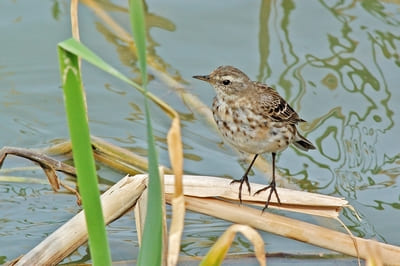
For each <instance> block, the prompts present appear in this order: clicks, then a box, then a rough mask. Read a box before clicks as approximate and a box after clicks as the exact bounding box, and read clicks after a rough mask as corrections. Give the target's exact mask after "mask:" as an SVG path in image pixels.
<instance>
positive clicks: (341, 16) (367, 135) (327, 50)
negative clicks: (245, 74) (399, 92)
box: [259, 1, 400, 198]
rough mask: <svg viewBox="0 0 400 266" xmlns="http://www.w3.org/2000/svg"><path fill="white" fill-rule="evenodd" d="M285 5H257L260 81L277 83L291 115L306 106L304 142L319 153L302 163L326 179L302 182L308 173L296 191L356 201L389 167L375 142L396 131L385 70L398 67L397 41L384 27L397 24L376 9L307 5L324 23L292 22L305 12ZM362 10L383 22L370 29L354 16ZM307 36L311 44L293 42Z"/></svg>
mask: <svg viewBox="0 0 400 266" xmlns="http://www.w3.org/2000/svg"><path fill="white" fill-rule="evenodd" d="M289 3H292V2H290V1H288V2H286V4H282V5H278V4H277V3H275V2H269V1H263V4H262V8H261V9H260V12H261V14H260V34H259V39H260V42H259V44H260V46H259V52H260V62H261V64H260V70H259V79H260V80H263V81H265V80H266V79H267V78H268V79H269V80H272V79H273V78H275V79H276V80H275V82H277V83H278V84H279V86H277V87H278V88H279V89H282V88H283V89H284V91H285V94H286V95H285V98H286V99H290V98H292V102H294V104H293V103H292V105H294V106H296V109H297V110H299V109H300V104H301V105H302V106H304V108H303V110H300V111H301V112H302V113H303V114H304V117H305V118H308V119H309V122H310V124H309V128H307V131H313V132H311V133H310V134H309V136H310V138H311V139H313V138H314V139H316V143H317V145H318V147H319V149H320V152H321V154H320V155H317V156H314V155H313V157H311V156H309V155H306V154H302V156H304V158H306V157H308V162H307V164H311V166H310V167H309V171H312V169H313V168H312V167H313V166H312V165H314V169H318V176H319V177H321V172H323V173H324V174H322V175H326V176H330V178H329V179H325V180H324V179H323V177H322V179H318V181H317V182H319V183H317V182H314V183H313V182H307V183H304V180H306V179H308V174H307V173H306V174H302V176H304V178H303V180H298V182H299V184H300V186H302V187H303V188H304V187H307V189H309V190H310V189H311V190H312V189H317V190H318V189H327V192H328V193H338V194H344V195H346V196H348V197H351V198H356V197H357V189H359V188H361V187H362V188H366V187H368V186H371V185H375V184H376V181H374V180H373V179H374V178H375V176H376V175H378V174H379V173H380V172H382V169H383V168H387V167H391V166H390V164H391V163H392V162H393V160H392V161H390V160H385V157H387V155H386V154H385V150H384V149H383V148H382V147H381V146H380V145H379V143H380V142H382V140H381V138H383V137H384V134H385V133H387V131H388V130H390V129H392V128H393V126H394V121H393V110H391V109H390V105H389V103H390V99H391V93H390V91H389V89H388V84H387V81H386V79H387V76H390V74H392V73H393V72H385V71H384V70H385V68H388V67H390V63H392V62H393V61H394V63H395V64H399V63H398V62H399V56H398V48H397V47H396V45H395V41H398V40H400V37H399V36H395V35H393V34H392V33H391V28H390V26H393V25H399V24H400V23H399V21H398V20H396V19H395V17H394V15H393V14H391V13H389V12H386V11H385V9H384V6H383V5H381V4H379V5H378V6H369V5H366V4H362V5H361V6H360V5H357V4H356V3H354V4H335V6H328V4H326V3H324V2H322V9H321V6H320V5H321V2H319V3H317V2H314V3H312V4H313V5H317V6H314V8H315V9H318V10H320V11H321V12H324V13H325V14H326V21H328V22H324V21H320V22H319V23H307V20H303V21H298V20H296V23H295V22H294V21H295V18H300V17H303V18H305V17H307V14H304V13H303V14H300V13H299V12H309V11H307V9H305V8H302V9H300V8H298V9H296V7H295V6H294V3H292V4H289ZM303 4H304V3H303ZM308 4H311V3H308ZM314 8H313V9H314ZM362 9H364V10H362ZM364 11H367V12H368V13H369V14H371V15H373V16H374V17H378V18H379V19H380V21H381V22H380V23H376V21H375V22H374V23H371V22H370V21H369V20H368V16H360V14H365V12H364ZM360 12H361V13H360ZM362 12H364V13H362ZM325 14H324V15H325ZM324 15H319V16H322V17H323V16H324ZM266 20H267V21H266ZM301 23H303V24H301ZM299 24H301V26H299ZM328 29H329V30H328ZM382 29H387V31H385V30H382ZM309 35H312V36H314V38H309V39H306V40H304V39H302V38H296V36H309ZM321 36H322V37H323V38H321ZM305 45H307V46H305ZM271 51H274V53H271ZM382 54H383V55H385V56H384V57H383V58H382ZM278 55H279V56H280V58H279V57H278ZM278 58H279V59H280V60H277V59H278ZM388 65H389V66H388ZM272 66H273V67H272ZM271 69H272V70H271ZM269 76H271V77H269ZM277 77H278V78H277ZM296 90H297V92H296ZM303 96H304V97H303ZM307 113H308V114H307ZM312 117H313V120H311V119H310V118H312ZM299 164H300V163H299ZM300 170H301V166H300V165H299V166H298V171H297V172H298V173H301V171H300ZM288 174H289V175H290V173H288ZM314 178H315V177H314ZM379 179H380V178H379ZM383 183H385V184H386V185H387V184H388V183H387V182H386V180H384V181H383ZM313 185H314V187H313ZM312 187H313V188H312Z"/></svg>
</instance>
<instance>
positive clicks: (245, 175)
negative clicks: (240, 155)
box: [231, 154, 258, 203]
mask: <svg viewBox="0 0 400 266" xmlns="http://www.w3.org/2000/svg"><path fill="white" fill-rule="evenodd" d="M257 157H258V154H256V155H254V158H253V160H252V161H251V163H250V165H249V167H248V168H247V170H246V172H245V173H244V175H243V176H242V178H241V179H239V180H236V179H235V180H232V182H231V184H233V183H240V185H239V201H240V203H242V186H243V183H246V186H247V190H248V191H249V194H250V184H249V178H248V177H247V175H248V173H249V172H250V169H251V167H252V166H253V164H254V162H255V161H256V159H257Z"/></svg>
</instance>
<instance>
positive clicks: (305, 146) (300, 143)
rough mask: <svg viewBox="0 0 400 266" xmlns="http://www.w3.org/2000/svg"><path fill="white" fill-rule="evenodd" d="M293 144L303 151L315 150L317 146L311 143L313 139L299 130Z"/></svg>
mask: <svg viewBox="0 0 400 266" xmlns="http://www.w3.org/2000/svg"><path fill="white" fill-rule="evenodd" d="M293 144H294V146H296V147H297V148H299V149H300V150H303V151H308V150H315V146H314V145H313V144H312V143H311V141H309V140H308V139H306V138H305V137H303V136H302V135H300V133H299V132H297V134H296V139H295V140H294V143H293Z"/></svg>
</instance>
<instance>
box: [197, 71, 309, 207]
mask: <svg viewBox="0 0 400 266" xmlns="http://www.w3.org/2000/svg"><path fill="white" fill-rule="evenodd" d="M193 78H196V79H200V80H203V81H206V82H208V83H210V84H211V85H212V86H213V87H214V89H215V91H216V96H215V98H214V101H213V104H212V111H213V115H214V119H215V122H216V123H217V126H218V129H219V131H220V132H221V134H222V136H223V138H224V139H225V140H226V141H227V142H229V143H230V144H231V145H232V146H234V147H236V148H237V149H238V150H239V151H242V152H246V153H249V154H254V157H253V160H252V161H251V163H250V165H249V167H248V168H247V170H246V171H245V173H244V175H243V176H242V178H241V179H239V180H233V181H232V182H231V184H232V183H239V184H240V185H239V200H240V202H242V186H243V183H245V184H246V186H247V190H248V192H249V194H250V184H249V179H248V177H247V175H248V173H249V171H250V169H251V167H252V166H253V164H254V162H255V160H256V159H257V157H258V155H260V154H262V153H267V152H270V153H272V181H271V183H270V184H269V185H268V186H266V187H264V188H262V189H260V190H258V191H256V192H255V193H254V194H258V193H260V192H261V191H266V190H268V189H269V190H270V191H269V195H268V198H267V202H266V203H265V207H264V209H263V211H264V210H265V209H266V208H268V204H269V202H270V200H271V196H272V194H275V196H276V199H277V200H278V203H279V204H280V203H281V201H280V199H279V196H278V192H277V189H276V183H275V157H276V153H277V152H281V151H283V150H284V149H286V148H287V147H288V146H289V145H290V144H292V143H293V144H294V145H295V146H296V147H297V148H300V149H301V150H304V151H308V150H310V149H315V147H314V145H313V144H312V143H311V142H310V141H309V140H307V139H306V138H305V137H303V136H302V135H300V133H299V132H298V131H297V128H296V125H297V124H298V123H299V122H305V120H303V119H301V118H300V117H299V115H298V114H297V113H296V112H295V111H294V110H293V108H292V107H290V105H289V104H288V103H287V102H286V101H285V100H284V99H283V98H282V97H281V96H280V95H279V94H278V92H276V91H275V90H274V89H272V88H271V87H269V86H268V85H265V84H262V83H260V82H256V81H252V80H250V78H249V77H248V76H247V75H246V74H245V73H243V72H242V71H240V70H239V69H237V68H235V67H232V66H220V67H218V68H217V69H215V70H214V71H213V72H212V73H211V74H209V75H205V76H193Z"/></svg>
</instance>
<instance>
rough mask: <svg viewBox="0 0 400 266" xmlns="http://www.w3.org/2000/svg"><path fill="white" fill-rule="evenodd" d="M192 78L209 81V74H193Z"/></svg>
mask: <svg viewBox="0 0 400 266" xmlns="http://www.w3.org/2000/svg"><path fill="white" fill-rule="evenodd" d="M193 78H195V79H199V80H204V81H209V80H210V76H209V75H204V76H193Z"/></svg>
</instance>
